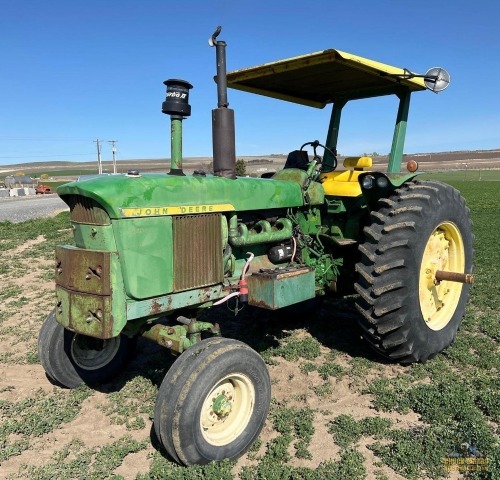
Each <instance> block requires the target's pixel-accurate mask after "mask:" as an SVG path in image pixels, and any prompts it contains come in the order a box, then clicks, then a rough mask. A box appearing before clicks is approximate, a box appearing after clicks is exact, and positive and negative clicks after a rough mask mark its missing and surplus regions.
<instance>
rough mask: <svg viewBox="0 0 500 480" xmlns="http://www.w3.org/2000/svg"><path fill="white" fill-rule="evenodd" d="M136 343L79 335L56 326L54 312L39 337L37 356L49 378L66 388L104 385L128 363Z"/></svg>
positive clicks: (123, 336) (117, 338)
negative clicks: (83, 385)
mask: <svg viewBox="0 0 500 480" xmlns="http://www.w3.org/2000/svg"><path fill="white" fill-rule="evenodd" d="M133 346H134V340H133V339H130V338H129V337H127V336H125V335H119V336H117V337H114V338H110V339H108V340H100V339H97V338H92V337H88V336H86V335H80V334H77V333H74V332H71V331H70V330H67V329H65V328H64V327H63V326H62V325H60V324H59V323H57V321H56V319H55V312H54V310H53V311H52V312H51V313H50V314H49V315H48V317H47V318H46V319H45V321H44V323H43V325H42V328H41V329H40V333H39V336H38V356H39V358H40V362H41V364H42V366H43V368H44V369H45V372H46V373H47V375H48V376H49V377H50V378H51V379H52V380H54V381H55V382H57V383H59V384H61V385H62V386H64V387H67V388H76V387H78V386H80V385H81V384H83V383H86V384H90V385H91V384H96V383H104V382H106V381H108V380H110V379H112V378H113V377H115V376H116V375H117V374H118V373H119V372H120V370H121V369H122V367H123V366H124V365H125V363H126V362H127V361H128V359H129V357H130V354H131V352H132V350H133Z"/></svg>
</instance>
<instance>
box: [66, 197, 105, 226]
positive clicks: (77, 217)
mask: <svg viewBox="0 0 500 480" xmlns="http://www.w3.org/2000/svg"><path fill="white" fill-rule="evenodd" d="M62 199H63V200H64V201H65V202H66V203H67V204H68V205H69V209H70V212H71V213H70V219H71V220H72V221H73V222H78V223H87V224H90V225H109V224H110V223H111V222H110V220H109V215H108V214H107V213H106V210H104V208H102V207H101V206H100V205H99V204H98V203H97V202H96V201H95V200H92V199H91V198H87V197H82V196H81V195H64V196H63V197H62Z"/></svg>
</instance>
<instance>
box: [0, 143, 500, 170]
mask: <svg viewBox="0 0 500 480" xmlns="http://www.w3.org/2000/svg"><path fill="white" fill-rule="evenodd" d="M368 155H370V154H368ZM238 158H239V159H240V158H241V159H243V160H245V162H247V166H248V167H249V168H247V171H248V173H252V172H253V171H262V170H263V168H264V169H266V170H273V169H274V170H276V169H279V168H281V167H282V166H283V164H284V163H285V161H286V155H285V154H270V155H262V156H259V155H256V156H240V155H238ZM372 158H373V164H374V169H378V170H381V169H383V168H384V167H385V165H386V164H387V162H388V158H387V155H377V156H373V157H372ZM343 159H344V157H342V156H339V165H341V164H342V161H343ZM410 160H415V161H417V162H418V163H419V164H420V166H421V169H425V170H438V169H446V170H449V169H465V168H470V169H487V168H500V149H497V150H464V151H452V152H430V153H412V154H405V155H404V161H405V162H406V161H410ZM211 164H212V158H211V157H187V158H184V159H183V167H184V169H185V170H186V172H187V173H191V172H192V171H194V170H197V169H202V170H206V171H209V170H210V169H211ZM102 165H103V170H104V171H105V172H112V171H113V164H112V162H111V161H104V162H102ZM259 167H262V168H259ZM132 168H135V169H139V170H140V171H143V172H152V171H168V170H169V169H170V159H168V158H153V159H145V158H144V159H143V158H141V159H130V160H118V161H117V171H118V172H119V173H122V172H127V171H128V170H129V169H132ZM18 172H23V173H24V174H26V175H32V176H39V175H41V174H44V173H45V174H47V175H49V176H58V177H60V176H65V174H67V175H68V176H69V177H71V176H77V175H83V174H86V173H97V161H95V162H70V161H49V162H29V163H16V164H9V165H3V166H0V176H2V177H5V176H6V175H13V174H15V173H18Z"/></svg>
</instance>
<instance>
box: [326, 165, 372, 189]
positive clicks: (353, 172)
mask: <svg viewBox="0 0 500 480" xmlns="http://www.w3.org/2000/svg"><path fill="white" fill-rule="evenodd" d="M372 163H373V162H372V159H371V157H346V158H345V160H344V168H347V169H349V170H344V171H340V172H329V173H322V174H321V175H320V177H319V181H320V182H321V183H322V184H323V189H324V190H325V195H333V196H336V197H359V195H361V186H360V185H359V183H358V177H359V175H360V174H361V173H363V172H364V171H365V170H364V169H365V168H371V166H372Z"/></svg>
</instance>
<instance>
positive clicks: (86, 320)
mask: <svg viewBox="0 0 500 480" xmlns="http://www.w3.org/2000/svg"><path fill="white" fill-rule="evenodd" d="M56 296H57V300H58V302H57V306H56V320H57V321H58V322H59V323H61V324H62V325H64V326H65V327H67V328H69V329H70V330H73V331H75V332H77V333H81V334H83V335H88V336H90V337H95V338H102V339H106V338H111V337H113V336H114V335H113V316H112V313H111V297H101V296H98V295H89V294H85V293H75V292H71V291H68V290H66V289H64V288H62V287H61V286H56Z"/></svg>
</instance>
